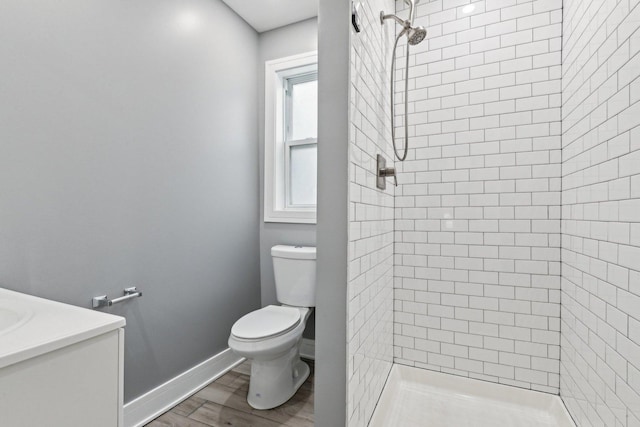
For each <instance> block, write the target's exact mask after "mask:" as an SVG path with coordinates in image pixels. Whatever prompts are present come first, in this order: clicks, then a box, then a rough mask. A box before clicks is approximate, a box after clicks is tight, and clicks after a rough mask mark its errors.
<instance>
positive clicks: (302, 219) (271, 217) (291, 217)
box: [264, 210, 316, 224]
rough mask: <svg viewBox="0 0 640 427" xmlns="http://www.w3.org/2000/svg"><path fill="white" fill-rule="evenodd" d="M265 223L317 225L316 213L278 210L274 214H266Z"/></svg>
mask: <svg viewBox="0 0 640 427" xmlns="http://www.w3.org/2000/svg"><path fill="white" fill-rule="evenodd" d="M264 222H279V223H290V224H315V223H316V211H315V210H314V211H309V210H305V211H295V210H286V211H285V210H278V211H273V212H269V213H267V212H265V214H264Z"/></svg>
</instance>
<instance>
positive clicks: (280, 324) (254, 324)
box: [231, 305, 300, 340]
mask: <svg viewBox="0 0 640 427" xmlns="http://www.w3.org/2000/svg"><path fill="white" fill-rule="evenodd" d="M299 324H300V310H298V309H297V308H294V307H284V306H278V305H268V306H266V307H264V308H261V309H260V310H256V311H252V312H251V313H249V314H246V315H244V316H242V317H241V318H240V319H239V320H238V321H237V322H236V323H235V324H234V325H233V327H232V328H231V334H232V335H233V336H235V337H236V338H240V339H242V340H262V339H265V338H271V337H275V336H278V335H283V334H286V333H287V332H289V331H291V330H292V329H294V328H295V327H296V326H298V325H299Z"/></svg>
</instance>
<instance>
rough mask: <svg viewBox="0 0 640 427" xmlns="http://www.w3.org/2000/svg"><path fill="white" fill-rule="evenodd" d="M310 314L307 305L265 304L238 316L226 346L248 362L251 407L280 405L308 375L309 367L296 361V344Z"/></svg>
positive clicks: (300, 337) (297, 352) (289, 397)
mask: <svg viewBox="0 0 640 427" xmlns="http://www.w3.org/2000/svg"><path fill="white" fill-rule="evenodd" d="M291 311H295V312H296V313H295V316H294V315H292V313H291ZM310 313H311V310H310V309H308V308H297V307H286V306H275V305H269V306H266V307H264V308H262V309H260V310H256V311H253V312H251V313H249V314H247V315H246V316H244V317H242V318H241V319H240V320H238V321H237V322H236V324H235V325H234V326H233V328H232V329H231V336H230V337H229V347H230V348H231V349H232V350H233V351H234V352H235V353H236V354H238V355H240V356H242V357H246V358H247V359H249V360H250V361H251V378H250V381H249V392H248V393H247V402H249V405H251V407H253V408H255V409H271V408H275V407H276V406H280V405H282V404H283V403H285V402H286V401H287V400H289V399H291V397H293V395H294V394H295V393H296V391H297V390H298V388H300V386H301V385H302V383H304V381H305V380H306V379H307V377H309V372H310V369H309V366H308V365H307V364H306V363H304V362H303V361H302V360H300V344H301V343H302V332H303V331H304V328H305V324H306V321H307V319H308V318H309V314H310ZM293 319H297V320H293Z"/></svg>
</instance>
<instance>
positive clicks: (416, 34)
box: [407, 27, 427, 46]
mask: <svg viewBox="0 0 640 427" xmlns="http://www.w3.org/2000/svg"><path fill="white" fill-rule="evenodd" d="M425 37H427V30H425V29H424V27H409V29H408V30H407V40H408V42H409V44H410V45H411V46H415V45H417V44H418V43H420V42H421V41H422V40H424V38H425Z"/></svg>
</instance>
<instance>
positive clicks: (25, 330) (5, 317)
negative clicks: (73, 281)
mask: <svg viewBox="0 0 640 427" xmlns="http://www.w3.org/2000/svg"><path fill="white" fill-rule="evenodd" d="M125 323H126V321H125V319H124V318H123V317H120V316H114V315H112V314H107V313H101V312H98V311H93V310H89V309H86V308H81V307H76V306H73V305H69V304H63V303H60V302H56V301H50V300H47V299H43V298H38V297H34V296H31V295H26V294H22V293H19V292H14V291H9V290H7V289H3V288H0V368H4V367H5V366H9V365H13V364H15V363H18V362H21V361H23V360H27V359H30V358H32V357H36V356H39V355H41V354H44V353H48V352H50V351H54V350H57V349H59V348H62V347H66V346H68V345H72V344H75V343H78V342H80V341H84V340H87V339H89V338H93V337H96V336H98V335H101V334H104V333H106V332H109V331H112V330H114V329H118V328H121V327H123V326H124V325H125ZM7 325H9V326H7Z"/></svg>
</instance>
